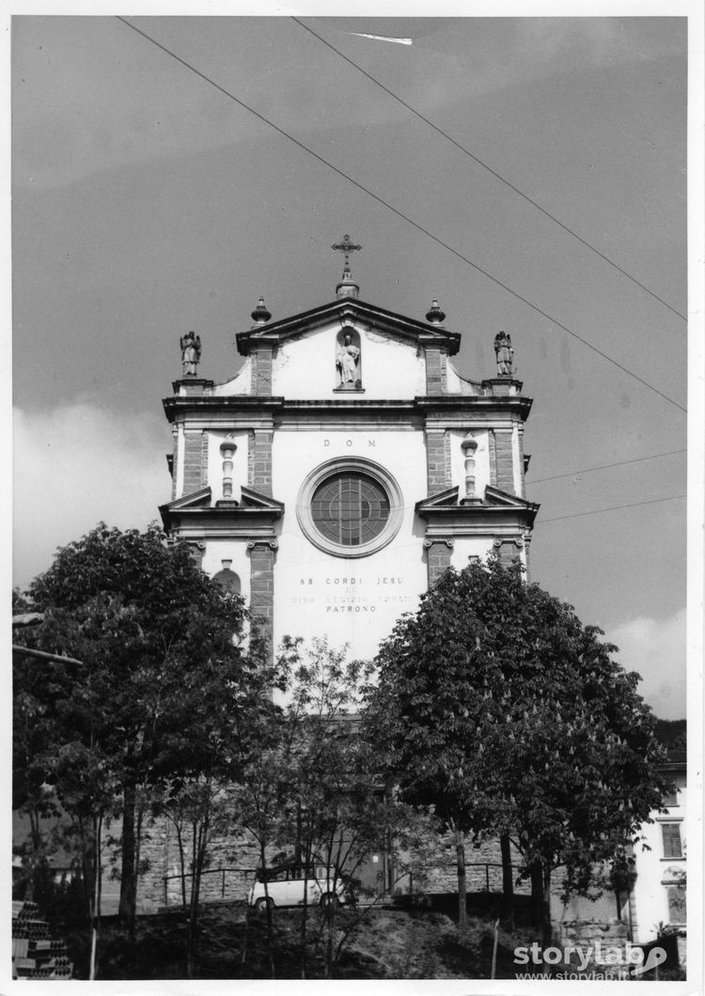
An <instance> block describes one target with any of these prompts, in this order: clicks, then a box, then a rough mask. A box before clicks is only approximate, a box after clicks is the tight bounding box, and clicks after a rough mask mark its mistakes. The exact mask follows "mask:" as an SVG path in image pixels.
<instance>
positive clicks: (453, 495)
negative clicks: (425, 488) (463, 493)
mask: <svg viewBox="0 0 705 996" xmlns="http://www.w3.org/2000/svg"><path fill="white" fill-rule="evenodd" d="M457 505H458V485H457V484H456V485H455V487H454V488H447V489H446V490H445V491H439V492H438V494H435V495H431V497H430V498H422V499H421V501H417V502H416V511H417V513H418V514H419V515H423V514H424V512H431V511H433V510H434V509H437V508H456V507H457Z"/></svg>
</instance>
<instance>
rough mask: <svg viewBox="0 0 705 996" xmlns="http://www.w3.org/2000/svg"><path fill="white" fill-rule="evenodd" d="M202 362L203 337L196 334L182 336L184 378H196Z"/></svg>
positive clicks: (188, 333) (189, 333)
mask: <svg viewBox="0 0 705 996" xmlns="http://www.w3.org/2000/svg"><path fill="white" fill-rule="evenodd" d="M200 360H201V337H200V335H196V333H195V332H187V333H186V335H182V336H181V362H182V363H183V365H184V377H195V376H196V374H197V372H198V370H197V368H198V364H199V363H200Z"/></svg>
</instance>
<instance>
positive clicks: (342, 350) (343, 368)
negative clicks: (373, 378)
mask: <svg viewBox="0 0 705 996" xmlns="http://www.w3.org/2000/svg"><path fill="white" fill-rule="evenodd" d="M335 365H336V367H337V368H338V371H339V373H340V386H341V387H350V388H355V387H359V386H360V350H359V349H358V347H357V346H356V345H355V343H354V342H353V337H352V333H351V332H349V331H346V332H345V333H344V335H343V341H342V343H341V344H340V345H339V346H338V353H337V356H336V358H335Z"/></svg>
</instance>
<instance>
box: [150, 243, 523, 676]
mask: <svg viewBox="0 0 705 996" xmlns="http://www.w3.org/2000/svg"><path fill="white" fill-rule="evenodd" d="M339 248H342V249H343V250H344V251H345V253H346V255H345V266H344V270H343V275H342V279H341V281H340V282H339V283H338V285H337V287H336V293H335V298H334V299H333V300H332V301H330V303H328V304H324V305H322V306H320V307H317V308H314V309H312V310H309V311H306V312H304V313H302V314H297V315H293V316H291V317H288V318H282V319H278V320H272V316H271V315H270V313H269V312H268V311H267V309H266V307H265V305H264V301H263V300H262V299H260V302H259V304H258V306H257V308H256V309H255V311H253V313H252V318H253V324H252V326H251V327H250V328H249V329H247V330H246V331H242V332H240V333H238V334H237V336H236V342H237V348H238V351H239V353H240V354H241V355H242V356H243V357H244V362H243V363H242V365H241V367H240V369H239V370H238V371H237V373H235V374H234V376H232V377H230V378H229V379H226V380H224V381H223V382H221V383H215V382H214V381H212V380H206V379H203V378H201V377H199V376H198V372H197V368H198V362H199V360H200V340H198V338H197V337H195V336H194V335H193V334H192V333H189V334H188V336H185V337H184V338H183V339H182V357H183V365H184V373H183V376H182V377H181V379H179V380H177V381H175V382H174V384H173V389H174V393H173V396H172V397H170V398H167V399H166V400H165V401H164V408H165V412H166V416H167V418H168V420H169V422H170V424H171V427H172V433H173V441H174V442H173V453H172V454H171V455H170V456H169V457H168V460H169V464H170V469H171V474H172V482H173V486H172V497H171V501H169V502H168V503H167V504H165V505H163V506H162V507H161V509H160V511H161V514H162V519H163V522H164V526H165V528H166V530H167V532H168V533H169V535H170V536H172V537H174V538H179V539H183V540H186V541H187V542H188V543H189V544H190V545H191V547H192V549H193V552H194V556H195V557H197V559H198V561H199V562H200V564H201V566H202V568H203V570H204V571H205V572H206V573H208V574H209V575H211V576H214V577H217V579H218V580H219V581H220V582H221V583H222V584H224V585H225V586H226V587H228V588H229V589H230V590H232V591H237V592H240V593H241V594H242V595H243V597H244V599H245V601H246V603H247V604H248V605H249V607H250V611H251V614H252V617H253V623H254V624H256V625H257V626H258V627H259V629H260V632H261V633H262V635H263V636H265V637H266V639H267V643H268V646H269V652H270V654H274V653H276V648H277V647H278V645H279V643H280V641H281V640H282V638H283V637H284V636H285V635H290V636H294V637H295V636H300V637H303V638H304V639H305V640H310V639H311V638H313V637H321V636H326V637H327V638H328V640H329V642H330V643H331V645H333V646H336V647H338V646H341V645H343V644H348V645H349V650H350V654H351V655H352V656H354V657H361V658H371V657H373V656H374V654H375V651H376V649H377V646H378V644H379V642H380V641H381V640H382V639H383V638H384V637H386V636H387V635H388V634H389V633H390V632H391V630H392V628H393V625H394V623H395V621H396V619H397V618H398V617H399V616H400V615H401V614H402V613H403V612H406V611H413V610H414V609H415V608H416V606H417V604H418V599H419V596H420V595H421V593H422V592H423V591H424V590H426V589H427V588H428V587H429V586H430V585H432V584H433V583H434V581H435V580H436V579H437V578H438V577H439V576H440V574H441V573H442V572H443V571H444V570H445V569H446V567H448V566H450V565H452V566H453V567H455V568H457V569H459V570H460V569H462V568H463V567H465V566H466V565H467V564H468V562H469V560H471V559H472V558H476V557H479V558H484V557H486V556H487V555H488V554H489V553H490V552H491V551H493V550H494V551H496V552H498V553H499V555H500V556H501V557H502V558H503V559H506V560H515V559H518V560H520V561H521V562H522V563H523V564H524V565H526V566H528V553H529V543H530V539H531V530H532V526H533V522H534V518H535V516H536V513H537V511H538V506H537V505H535V504H533V503H532V502H529V501H527V500H526V497H525V492H524V471H525V467H526V465H527V463H528V458H527V457H526V456H525V455H524V449H523V434H524V425H525V422H526V419H527V417H528V415H529V411H530V408H531V400H530V399H528V398H526V397H524V396H523V395H522V385H521V383H520V382H519V381H517V380H515V379H514V377H513V373H512V353H511V343H510V341H509V337H507V336H505V335H504V333H500V334H499V335H498V336H497V337H496V339H495V352H496V356H497V371H496V373H495V374H494V376H490V377H489V378H486V379H469V378H466V377H464V376H462V375H461V374H460V373H459V372H458V371H457V370H456V368H455V366H454V363H453V357H454V356H455V355H456V354H457V352H458V349H459V346H460V338H461V337H460V334H459V333H458V332H455V331H451V330H449V329H448V328H447V327H446V326H445V324H444V321H445V315H444V314H443V312H442V311H441V310H440V308H439V307H438V304H437V302H435V301H434V302H433V304H432V306H431V308H430V310H429V312H428V313H427V314H426V316H425V320H423V321H421V320H418V319H415V318H409V317H405V316H403V315H401V314H396V313H392V312H390V311H387V310H385V309H383V308H379V307H376V306H374V305H371V304H367V303H364V302H363V301H362V300H361V299H360V292H359V287H358V285H357V284H356V283H355V282H354V280H353V277H352V274H351V271H350V266H349V252H350V251H352V250H353V249H355V248H356V247H354V246H353V245H352V243H350V241H349V239H348V237H347V236H346V239H345V241H344V243H343V245H342V246H341V247H339Z"/></svg>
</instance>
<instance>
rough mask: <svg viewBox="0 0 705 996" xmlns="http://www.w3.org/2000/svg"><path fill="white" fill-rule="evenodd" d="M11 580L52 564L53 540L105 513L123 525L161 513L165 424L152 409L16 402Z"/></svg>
mask: <svg viewBox="0 0 705 996" xmlns="http://www.w3.org/2000/svg"><path fill="white" fill-rule="evenodd" d="M13 414H14V584H15V585H19V586H20V587H24V586H25V585H27V584H28V582H29V581H31V580H32V578H33V577H35V576H36V575H37V574H40V573H41V572H42V571H45V570H46V569H47V568H48V567H49V565H50V564H51V561H52V557H53V554H54V552H55V551H56V548H57V547H58V546H63V545H64V544H66V543H68V542H70V541H71V540H74V539H78V538H79V537H80V536H82V535H84V533H86V532H88V531H89V530H90V529H92V528H93V527H94V526H95V525H96V523H97V522H100V521H101V520H104V521H105V522H107V523H108V525H110V526H118V527H119V528H121V529H125V528H128V527H136V528H143V527H144V526H146V525H147V524H148V523H149V522H151V521H152V520H153V519H158V518H159V512H158V508H157V506H158V505H159V504H163V503H164V502H166V501H168V500H169V498H170V496H171V488H170V480H169V473H168V471H167V467H166V460H165V457H164V454H165V453H166V452H167V450H168V449H169V444H170V438H169V432H168V428H166V425H165V423H163V422H162V421H160V420H159V419H158V418H157V417H156V416H155V415H154V414H150V415H143V414H140V413H138V412H131V413H117V414H116V413H114V412H108V411H105V410H103V409H100V408H99V407H98V406H97V405H95V404H93V403H77V404H71V405H64V406H60V407H58V408H55V409H54V410H52V411H46V412H36V413H28V412H25V411H23V410H21V409H17V408H16V409H15V410H14V413H13Z"/></svg>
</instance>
